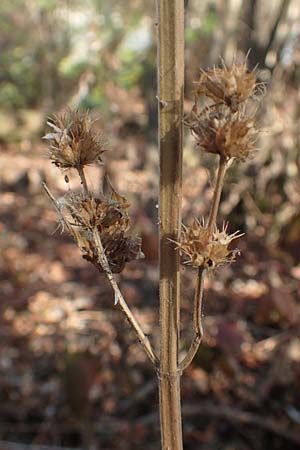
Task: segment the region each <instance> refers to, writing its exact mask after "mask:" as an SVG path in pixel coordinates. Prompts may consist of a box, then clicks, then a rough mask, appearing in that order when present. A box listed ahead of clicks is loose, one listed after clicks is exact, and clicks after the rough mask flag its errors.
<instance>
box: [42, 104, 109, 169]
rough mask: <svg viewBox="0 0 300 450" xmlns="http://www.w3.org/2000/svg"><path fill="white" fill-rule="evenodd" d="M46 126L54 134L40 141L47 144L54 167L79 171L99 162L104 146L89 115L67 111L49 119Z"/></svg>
mask: <svg viewBox="0 0 300 450" xmlns="http://www.w3.org/2000/svg"><path fill="white" fill-rule="evenodd" d="M47 125H48V126H49V127H50V128H52V130H53V131H52V132H51V133H48V134H46V136H44V137H43V139H46V140H48V141H49V142H50V150H49V157H50V159H51V160H52V162H53V164H55V165H56V166H58V167H61V168H62V169H69V168H72V167H73V168H76V169H79V168H82V167H84V166H86V165H88V164H92V163H95V162H101V155H102V153H103V152H104V143H103V140H102V137H101V135H100V134H99V133H97V132H95V131H94V130H93V129H92V120H91V119H90V117H89V116H88V114H86V113H81V112H79V111H78V110H76V111H71V110H68V111H67V112H66V113H65V114H62V115H59V116H53V117H51V118H50V120H49V121H48V122H47Z"/></svg>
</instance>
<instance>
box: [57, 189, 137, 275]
mask: <svg viewBox="0 0 300 450" xmlns="http://www.w3.org/2000/svg"><path fill="white" fill-rule="evenodd" d="M120 199H122V200H123V199H124V197H121V196H120ZM65 206H66V208H67V209H68V213H69V215H68V216H66V217H67V219H66V220H68V223H69V229H71V230H72V233H73V236H74V238H75V240H76V242H77V244H78V246H79V248H80V250H81V252H82V254H83V258H84V259H86V260H88V261H90V262H92V263H93V264H94V265H95V266H96V267H97V268H98V269H99V270H100V272H105V268H104V267H103V263H102V258H99V248H98V246H97V244H96V243H95V241H94V236H93V230H97V231H98V232H99V236H100V239H101V242H102V246H103V249H104V252H105V255H106V258H107V261H108V264H109V267H110V270H111V272H113V273H119V272H121V271H122V270H123V269H124V267H125V264H126V263H127V262H129V261H132V260H134V259H138V258H141V257H143V254H142V252H141V240H140V238H137V237H130V236H127V235H126V232H127V231H128V229H129V226H130V219H129V216H128V212H127V209H128V207H129V205H128V203H127V202H126V203H125V201H124V202H122V201H117V200H115V199H111V198H110V199H109V198H104V197H98V198H94V197H91V196H90V197H84V196H76V195H71V196H68V197H66V199H65Z"/></svg>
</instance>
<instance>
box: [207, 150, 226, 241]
mask: <svg viewBox="0 0 300 450" xmlns="http://www.w3.org/2000/svg"><path fill="white" fill-rule="evenodd" d="M227 167H228V163H227V160H226V159H225V158H222V157H221V156H220V161H219V167H218V173H217V179H216V185H215V189H214V195H213V200H212V205H211V210H210V213H209V219H208V225H207V228H208V230H209V231H210V234H212V233H213V230H214V227H215V224H216V220H217V214H218V209H219V205H220V199H221V194H222V188H223V182H224V178H225V174H226V170H227Z"/></svg>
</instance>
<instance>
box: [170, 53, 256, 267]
mask: <svg viewBox="0 0 300 450" xmlns="http://www.w3.org/2000/svg"><path fill="white" fill-rule="evenodd" d="M263 94H264V86H263V85H262V84H260V83H257V81H256V76H255V73H254V72H253V71H252V72H250V71H249V70H248V68H247V60H245V61H243V62H242V63H237V62H236V61H235V60H234V61H233V63H232V65H231V66H230V67H227V66H226V65H225V64H224V63H223V67H221V68H214V69H213V70H207V71H202V72H201V75H200V79H199V81H198V82H197V89H196V92H195V101H194V105H193V108H192V111H191V113H190V114H189V116H188V117H187V118H186V120H185V125H186V126H187V127H188V128H189V129H190V130H191V133H192V135H193V136H194V137H195V139H196V143H197V147H198V148H199V149H200V150H201V151H203V152H206V153H211V154H215V155H218V157H219V168H218V173H217V179H216V183H215V188H214V195H213V200H212V206H211V210H210V215H209V218H208V220H207V221H205V220H204V219H203V218H202V219H201V220H197V219H195V220H194V222H193V224H192V225H191V226H190V227H185V226H183V227H182V232H181V240H180V242H178V246H179V248H180V251H181V253H182V255H183V257H184V258H183V259H184V263H185V264H188V265H191V266H193V267H198V268H202V269H211V268H215V267H218V266H219V265H221V264H223V263H225V262H231V261H233V260H234V259H235V255H236V254H237V253H238V251H237V250H229V248H228V246H229V244H230V243H231V242H232V241H233V240H234V239H236V238H237V237H239V236H241V234H239V233H238V232H236V233H233V234H227V227H226V226H223V228H222V230H218V229H217V227H216V219H217V213H218V208H219V203H220V197H221V192H222V186H223V182H224V177H225V173H226V170H227V168H228V167H229V165H230V164H231V162H232V161H233V160H240V161H245V160H246V159H248V158H250V157H251V156H252V155H253V153H254V152H255V150H256V141H257V137H258V133H259V130H258V128H257V126H256V113H257V109H258V104H259V100H260V99H261V97H262V95H263Z"/></svg>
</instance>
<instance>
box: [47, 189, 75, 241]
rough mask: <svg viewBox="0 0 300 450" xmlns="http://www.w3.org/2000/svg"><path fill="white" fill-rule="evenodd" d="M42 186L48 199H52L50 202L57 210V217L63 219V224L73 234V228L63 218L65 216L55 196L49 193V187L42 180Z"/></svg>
mask: <svg viewBox="0 0 300 450" xmlns="http://www.w3.org/2000/svg"><path fill="white" fill-rule="evenodd" d="M42 186H43V188H44V191H45V192H46V194H47V195H48V197H49V198H50V200H51V201H52V203H53V205H54V207H55V209H56V211H57V214H58V216H59V218H60V219H61V220H62V221H63V223H64V225H65V226H66V227H67V228H68V230H69V232H70V233H71V234H72V235H74V233H73V230H72V228H71V226H70V224H69V222H68V221H67V220H66V219H65V217H64V215H63V213H62V210H61V208H60V207H59V205H58V202H57V200H56V198H55V197H54V195H53V194H52V193H51V191H50V189H49V188H48V186H47V184H46V183H45V182H43V183H42Z"/></svg>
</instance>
